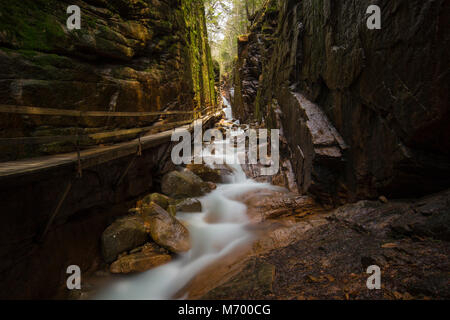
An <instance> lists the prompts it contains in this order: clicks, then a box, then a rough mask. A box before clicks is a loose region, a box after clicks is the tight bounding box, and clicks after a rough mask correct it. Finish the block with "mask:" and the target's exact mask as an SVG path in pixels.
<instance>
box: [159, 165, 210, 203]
mask: <svg viewBox="0 0 450 320" xmlns="http://www.w3.org/2000/svg"><path fill="white" fill-rule="evenodd" d="M213 188H214V183H211V182H204V181H203V180H202V179H201V178H200V177H199V176H197V175H196V174H194V173H193V172H191V171H189V170H183V171H172V172H169V173H168V174H166V175H165V176H164V177H163V179H162V182H161V189H162V192H163V193H165V194H167V195H168V196H170V197H172V198H174V199H180V198H190V197H198V196H202V195H204V194H205V193H207V192H209V191H211V190H213Z"/></svg>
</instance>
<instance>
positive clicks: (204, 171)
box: [186, 164, 222, 183]
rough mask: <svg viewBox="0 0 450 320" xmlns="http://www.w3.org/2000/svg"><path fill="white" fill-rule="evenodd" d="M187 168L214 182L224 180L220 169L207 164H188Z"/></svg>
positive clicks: (204, 179)
mask: <svg viewBox="0 0 450 320" xmlns="http://www.w3.org/2000/svg"><path fill="white" fill-rule="evenodd" d="M186 168H187V169H188V170H189V171H191V172H193V173H195V174H196V175H197V176H199V177H200V178H202V179H203V181H210V182H213V183H220V182H222V177H221V174H220V173H221V172H220V170H219V169H212V168H210V167H208V166H207V165H206V164H188V165H187V166H186Z"/></svg>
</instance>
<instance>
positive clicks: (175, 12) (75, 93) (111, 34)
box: [0, 0, 215, 160]
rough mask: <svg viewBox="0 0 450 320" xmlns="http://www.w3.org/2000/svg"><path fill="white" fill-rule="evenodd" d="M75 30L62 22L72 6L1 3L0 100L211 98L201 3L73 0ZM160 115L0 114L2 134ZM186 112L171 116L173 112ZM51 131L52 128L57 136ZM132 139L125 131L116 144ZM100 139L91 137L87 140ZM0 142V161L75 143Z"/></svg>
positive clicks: (116, 107)
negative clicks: (21, 144)
mask: <svg viewBox="0 0 450 320" xmlns="http://www.w3.org/2000/svg"><path fill="white" fill-rule="evenodd" d="M76 4H77V5H78V6H79V7H80V9H81V29H80V30H72V31H69V30H67V27H66V19H67V18H68V14H67V13H66V10H67V6H68V4H67V3H66V2H62V1H57V0H22V1H1V2H0V69H1V70H2V74H1V75H0V104H9V105H22V106H24V105H25V106H33V107H43V108H58V109H69V110H83V111H106V110H110V111H133V112H134V111H139V112H140V111H158V110H166V109H171V110H192V109H194V107H195V108H201V107H205V106H209V105H212V104H214V103H215V92H214V70H213V65H212V60H211V54H210V49H209V45H208V38H207V30H206V25H205V17H204V11H203V4H202V2H199V1H181V2H180V1H175V0H169V1H161V0H153V1H141V0H139V1H135V0H119V1H103V0H84V1H76ZM156 119H157V117H145V118H123V117H121V118H109V119H106V118H100V117H96V118H80V119H74V118H71V117H48V116H46V117H42V116H36V115H33V116H21V115H6V114H1V115H0V124H1V125H2V129H3V130H2V132H1V133H0V137H19V136H21V137H23V136H33V135H34V134H35V130H36V128H37V127H38V126H41V125H49V126H52V127H54V128H61V127H69V126H73V124H74V123H76V122H78V124H79V127H80V128H98V129H102V130H104V131H105V130H108V129H109V130H111V129H115V128H131V127H136V126H147V125H150V124H152V123H153V122H155V120H156ZM172 119H173V120H178V119H179V120H184V119H186V116H177V117H175V116H172V118H171V120H172ZM53 134H54V133H52V134H51V135H53ZM130 138H134V136H132V137H128V136H125V137H121V138H120V139H118V140H114V141H109V142H117V141H120V140H128V139H130ZM96 143H101V142H98V141H92V142H91V143H90V144H96ZM74 149H75V145H68V146H67V148H66V147H65V148H64V149H61V148H57V147H53V146H48V147H44V148H34V147H32V146H31V147H28V146H26V147H23V148H22V149H20V148H18V147H16V148H9V149H8V148H6V149H5V148H3V147H2V149H1V150H0V151H1V152H0V154H1V156H0V159H2V160H13V159H17V158H23V157H29V156H31V155H43V154H53V153H58V152H60V151H71V150H74Z"/></svg>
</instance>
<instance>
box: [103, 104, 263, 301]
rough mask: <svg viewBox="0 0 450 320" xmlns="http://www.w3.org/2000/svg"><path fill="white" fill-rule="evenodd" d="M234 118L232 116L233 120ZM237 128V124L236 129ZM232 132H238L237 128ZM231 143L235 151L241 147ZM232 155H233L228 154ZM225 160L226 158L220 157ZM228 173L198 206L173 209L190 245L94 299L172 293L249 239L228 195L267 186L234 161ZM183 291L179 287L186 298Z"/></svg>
mask: <svg viewBox="0 0 450 320" xmlns="http://www.w3.org/2000/svg"><path fill="white" fill-rule="evenodd" d="M223 99H224V105H225V106H226V107H225V108H224V112H225V114H226V119H227V120H226V121H225V123H226V125H227V126H229V128H231V126H232V125H233V121H232V112H231V106H230V104H229V103H228V101H227V100H226V99H225V98H223ZM235 123H236V122H235ZM239 130H240V129H239ZM239 130H236V131H234V132H233V133H232V134H233V135H237V136H239V134H240V131H239ZM214 143H216V144H219V143H223V144H224V146H223V148H221V149H222V150H224V152H225V150H226V145H227V144H229V143H230V141H227V140H224V141H217V142H214ZM232 148H233V149H234V150H235V152H237V153H240V152H245V150H238V149H237V148H235V147H234V144H233V146H232ZM203 155H204V157H216V158H217V157H222V158H224V157H225V156H226V157H230V155H228V154H227V155H224V154H211V153H207V154H206V153H204V154H203ZM231 156H233V155H231ZM225 162H226V163H230V162H231V161H230V159H228V161H225ZM228 166H229V167H230V168H232V170H233V173H232V174H231V175H228V176H226V179H227V181H226V182H227V183H224V184H218V185H217V189H215V190H213V191H212V192H211V193H209V194H207V195H206V196H203V197H201V198H199V200H200V201H201V203H202V212H198V213H181V212H180V213H177V218H178V219H179V220H180V221H182V222H183V223H184V224H185V225H186V226H187V228H188V229H189V232H190V236H191V241H192V247H191V250H190V251H188V252H187V253H185V254H182V255H180V256H179V257H177V258H176V259H174V260H173V261H172V262H170V263H168V264H165V265H163V266H160V267H157V268H155V269H152V270H149V271H147V272H144V273H141V274H139V275H134V276H126V277H124V278H123V279H122V280H118V281H117V282H114V283H112V284H111V285H109V286H107V287H106V288H104V289H103V290H102V291H101V292H100V293H99V295H97V297H96V298H97V299H172V298H174V296H175V295H176V294H177V293H178V292H180V290H181V289H183V287H185V286H186V285H187V284H188V283H189V282H190V281H191V280H192V279H193V278H194V277H195V276H196V275H197V274H199V273H200V272H201V271H202V270H203V269H204V268H205V267H207V266H208V265H210V264H211V263H213V262H215V261H217V260H218V259H220V258H221V257H224V256H225V255H227V254H229V253H231V252H233V250H235V249H237V248H238V247H239V246H241V245H244V244H246V243H248V242H250V241H252V239H253V235H252V233H251V232H250V231H249V230H247V228H246V226H247V224H248V223H249V221H248V218H247V214H246V212H247V208H246V206H245V205H244V204H243V203H241V202H238V201H236V200H234V199H235V198H237V197H238V196H240V195H242V194H244V193H246V192H250V191H254V190H257V189H267V188H272V186H271V185H269V184H266V183H257V182H255V181H253V180H251V179H247V177H246V176H245V173H244V172H243V170H242V168H241V166H240V165H239V164H228ZM187 296H188V293H185V295H184V297H185V298H186V297H187Z"/></svg>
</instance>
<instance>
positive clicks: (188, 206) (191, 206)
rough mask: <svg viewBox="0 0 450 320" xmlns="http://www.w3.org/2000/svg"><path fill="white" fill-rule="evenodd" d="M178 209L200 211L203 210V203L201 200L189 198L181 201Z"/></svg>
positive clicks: (181, 210)
mask: <svg viewBox="0 0 450 320" xmlns="http://www.w3.org/2000/svg"><path fill="white" fill-rule="evenodd" d="M176 211H180V212H200V211H202V204H201V202H200V201H199V200H197V199H194V198H188V199H184V200H181V201H179V202H178V203H177V204H176Z"/></svg>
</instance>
